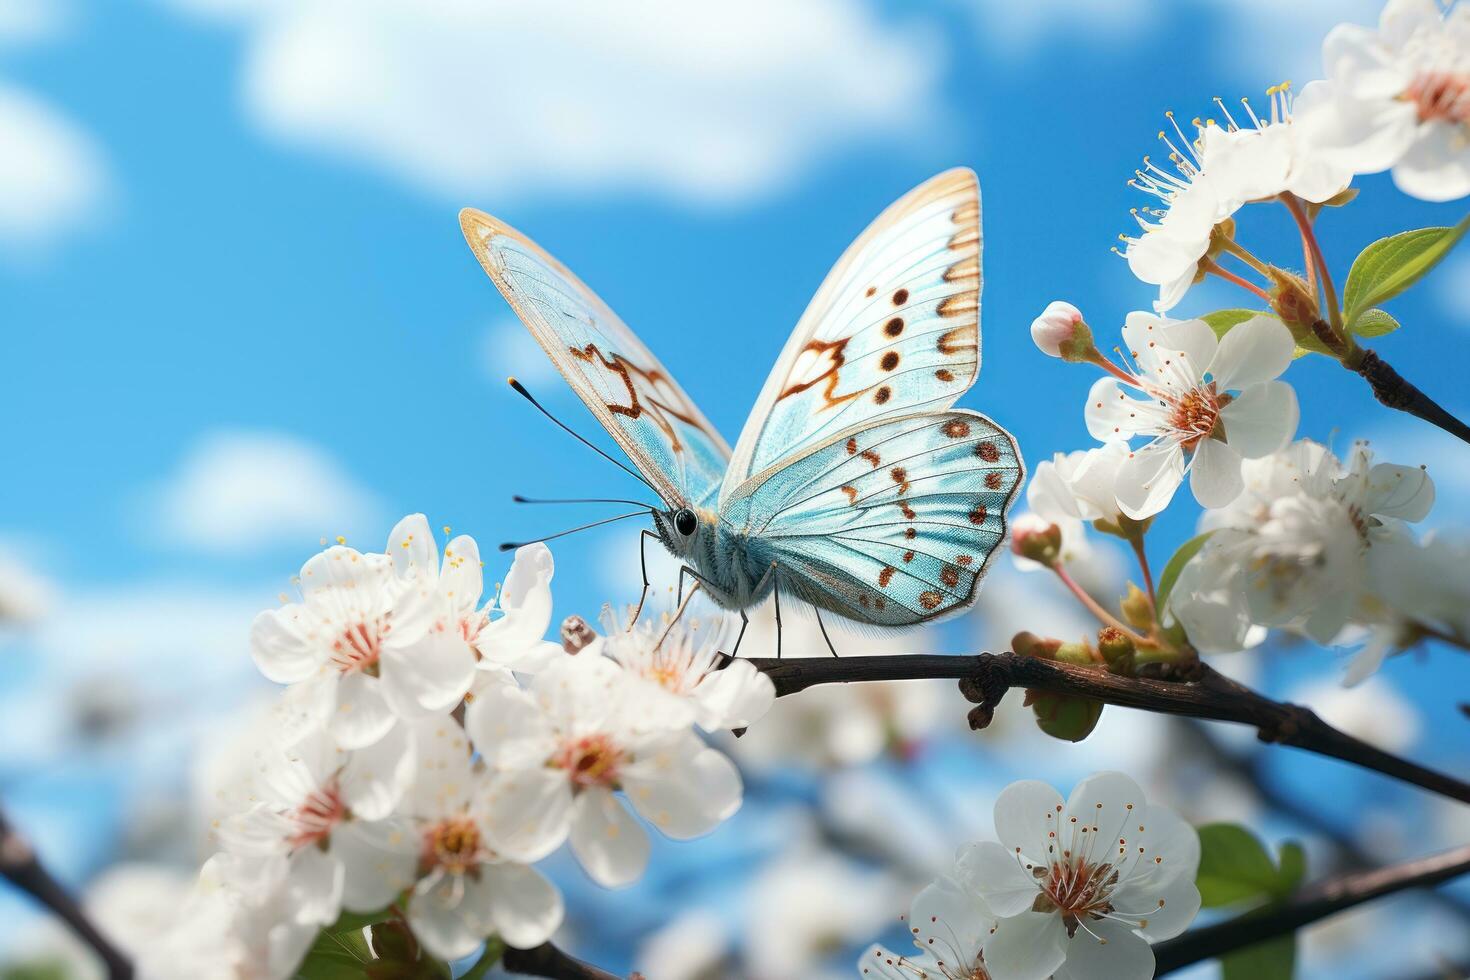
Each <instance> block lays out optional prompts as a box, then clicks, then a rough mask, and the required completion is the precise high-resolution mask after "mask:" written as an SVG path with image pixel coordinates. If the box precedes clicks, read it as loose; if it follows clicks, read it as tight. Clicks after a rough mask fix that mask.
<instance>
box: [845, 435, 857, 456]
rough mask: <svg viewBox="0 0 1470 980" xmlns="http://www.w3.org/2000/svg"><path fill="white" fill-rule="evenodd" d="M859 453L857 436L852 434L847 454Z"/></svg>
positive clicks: (848, 441) (848, 442)
mask: <svg viewBox="0 0 1470 980" xmlns="http://www.w3.org/2000/svg"><path fill="white" fill-rule="evenodd" d="M856 454H857V436H850V437H849V438H848V440H847V455H849V456H853V455H856Z"/></svg>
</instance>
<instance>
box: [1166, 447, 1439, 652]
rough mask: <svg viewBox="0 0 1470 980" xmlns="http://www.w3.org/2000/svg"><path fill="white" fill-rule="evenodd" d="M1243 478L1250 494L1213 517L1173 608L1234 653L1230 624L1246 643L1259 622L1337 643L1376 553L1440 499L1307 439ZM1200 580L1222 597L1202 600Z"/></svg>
mask: <svg viewBox="0 0 1470 980" xmlns="http://www.w3.org/2000/svg"><path fill="white" fill-rule="evenodd" d="M1245 475H1246V486H1247V489H1246V492H1245V493H1244V494H1242V495H1241V496H1240V497H1239V498H1238V499H1237V500H1236V501H1234V502H1233V503H1232V504H1231V506H1229V507H1226V508H1223V509H1222V510H1220V511H1218V512H1216V513H1214V514H1211V515H1209V516H1208V517H1207V519H1206V521H1205V525H1206V526H1207V527H1208V528H1210V529H1212V530H1213V531H1214V533H1213V534H1212V536H1211V538H1210V540H1209V541H1208V542H1207V543H1206V544H1205V546H1204V548H1203V549H1202V550H1201V553H1200V554H1199V555H1198V556H1196V557H1195V559H1193V560H1192V561H1191V563H1190V566H1187V567H1186V569H1185V571H1186V572H1191V571H1192V574H1191V575H1189V576H1184V575H1181V577H1180V580H1179V583H1178V584H1177V585H1176V586H1175V590H1174V592H1173V594H1172V597H1171V600H1170V607H1171V609H1172V611H1173V612H1174V614H1175V615H1176V616H1177V617H1178V618H1179V620H1180V622H1182V623H1183V624H1184V626H1185V630H1186V632H1188V633H1189V635H1190V637H1191V639H1195V634H1196V630H1197V629H1198V631H1199V632H1200V634H1201V641H1202V642H1204V645H1205V648H1206V649H1221V648H1228V647H1229V645H1230V639H1229V631H1230V628H1231V626H1233V628H1234V629H1235V630H1236V631H1237V634H1238V635H1242V636H1243V634H1244V631H1245V630H1246V629H1248V628H1249V627H1250V626H1251V625H1252V624H1254V625H1259V626H1266V627H1287V628H1291V629H1294V630H1298V631H1300V632H1302V633H1305V634H1306V635H1307V636H1309V637H1311V638H1312V639H1314V640H1316V641H1317V642H1318V643H1330V642H1332V640H1333V639H1334V638H1336V637H1337V636H1338V634H1339V633H1340V632H1341V631H1342V629H1343V627H1344V626H1346V625H1347V624H1348V622H1349V620H1350V618H1352V617H1353V616H1354V615H1355V613H1356V612H1357V611H1358V610H1359V608H1360V607H1361V605H1362V603H1363V601H1364V597H1365V594H1367V593H1369V592H1370V591H1371V590H1370V588H1369V586H1370V582H1369V575H1368V554H1369V551H1370V549H1374V548H1378V547H1380V546H1382V545H1383V544H1384V543H1385V542H1386V541H1387V540H1389V539H1391V538H1394V537H1397V536H1400V535H1402V534H1404V533H1405V532H1404V531H1403V529H1402V524H1401V523H1400V522H1402V521H1418V520H1421V519H1423V518H1424V516H1425V515H1426V514H1428V512H1429V508H1430V506H1431V504H1432V503H1433V500H1434V484H1433V481H1431V480H1430V479H1429V476H1428V474H1427V473H1425V472H1424V471H1423V470H1422V469H1420V468H1418V467H1409V466H1396V465H1392V464H1389V463H1379V464H1376V465H1374V464H1373V463H1372V455H1371V453H1369V451H1368V450H1367V448H1366V447H1365V446H1362V445H1359V446H1357V447H1356V448H1355V449H1354V452H1353V456H1352V458H1351V459H1350V461H1349V464H1348V465H1347V466H1346V467H1344V466H1343V465H1342V464H1341V463H1339V462H1338V460H1337V458H1336V457H1335V456H1333V455H1332V454H1331V453H1329V452H1328V451H1327V450H1326V449H1325V448H1323V447H1322V446H1320V445H1318V444H1317V443H1314V442H1311V441H1309V440H1302V441H1300V442H1298V443H1296V444H1294V445H1292V446H1291V447H1289V448H1288V449H1286V450H1285V451H1283V452H1281V453H1277V454H1274V455H1273V456H1270V457H1267V458H1265V459H1261V460H1254V461H1250V462H1248V463H1247V464H1246V466H1245ZM1196 582H1202V583H1214V585H1215V586H1217V587H1218V590H1219V592H1218V593H1216V594H1211V595H1208V596H1201V595H1200V594H1198V593H1197V592H1196V591H1195V588H1196V585H1195V583H1196ZM1211 619H1213V620H1214V622H1215V624H1216V625H1215V626H1214V627H1211V626H1210V625H1208V623H1209V621H1210V620H1211ZM1222 624H1224V625H1222ZM1207 635H1208V638H1206V637H1207ZM1237 649H1238V647H1237Z"/></svg>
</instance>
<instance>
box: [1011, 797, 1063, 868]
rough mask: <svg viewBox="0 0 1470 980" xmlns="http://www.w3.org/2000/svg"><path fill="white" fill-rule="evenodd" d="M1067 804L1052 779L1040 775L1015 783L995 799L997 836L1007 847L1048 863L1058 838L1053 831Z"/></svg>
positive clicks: (1036, 860) (1032, 858) (1035, 860)
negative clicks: (1038, 778) (1042, 777)
mask: <svg viewBox="0 0 1470 980" xmlns="http://www.w3.org/2000/svg"><path fill="white" fill-rule="evenodd" d="M1063 805H1064V804H1063V802H1062V794H1060V793H1058V792H1057V791H1056V790H1055V789H1053V788H1052V786H1051V785H1050V784H1048V783H1043V782H1041V781H1040V780H1037V779H1023V780H1021V781H1020V782H1015V783H1011V785H1009V786H1007V787H1006V788H1005V789H1003V790H1001V793H1000V795H999V796H998V797H996V799H995V836H996V837H997V838H998V839H999V840H1000V843H1001V844H1002V845H1003V846H1004V847H1005V848H1006V849H1007V850H1009V851H1016V852H1019V853H1020V854H1022V855H1024V856H1025V857H1026V858H1028V859H1029V860H1031V861H1032V862H1033V863H1036V864H1041V863H1044V862H1045V861H1046V860H1047V859H1048V858H1049V857H1050V856H1051V848H1052V844H1054V843H1055V842H1056V838H1055V837H1054V836H1052V835H1053V833H1054V832H1055V831H1056V829H1057V821H1058V820H1059V819H1061V814H1062V807H1063Z"/></svg>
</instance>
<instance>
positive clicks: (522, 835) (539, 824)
mask: <svg viewBox="0 0 1470 980" xmlns="http://www.w3.org/2000/svg"><path fill="white" fill-rule="evenodd" d="M485 813H486V823H487V824H488V826H489V827H490V832H491V837H492V839H493V843H494V847H495V850H496V851H498V852H499V853H501V854H504V855H506V856H507V857H510V858H513V859H515V860H517V861H528V862H529V861H539V860H541V859H542V858H544V857H545V856H546V855H548V854H550V853H551V852H552V851H554V850H556V849H557V848H558V847H560V846H561V843H562V841H564V840H566V839H567V833H568V831H570V829H571V822H572V790H571V784H570V782H569V781H568V779H567V774H566V773H565V772H563V771H562V770H560V769H522V770H518V771H516V772H508V773H503V774H501V775H499V776H496V777H495V778H494V779H492V780H491V782H490V792H489V793H487V794H486V796H485Z"/></svg>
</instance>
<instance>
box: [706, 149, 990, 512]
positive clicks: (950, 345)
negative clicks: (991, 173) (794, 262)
mask: <svg viewBox="0 0 1470 980" xmlns="http://www.w3.org/2000/svg"><path fill="white" fill-rule="evenodd" d="M979 310H980V198H979V188H978V185H977V183H976V181H975V175H974V174H973V173H972V172H970V171H969V170H964V169H959V170H951V171H948V172H946V173H943V174H940V175H939V176H937V177H935V178H933V179H931V180H929V181H927V182H925V183H924V184H922V185H920V186H919V187H917V188H915V189H914V190H913V191H910V192H909V193H908V194H907V195H905V196H904V197H902V198H900V199H899V200H898V201H897V202H896V203H894V204H893V205H892V206H891V207H889V208H888V209H887V210H886V211H884V212H883V213H882V214H881V215H879V217H878V219H877V220H876V221H874V222H873V224H872V225H870V226H869V227H868V229H867V230H866V231H865V232H863V234H862V235H861V236H860V237H859V238H858V239H857V241H855V242H854V243H853V244H852V246H851V247H849V248H848V250H847V251H846V252H845V253H844V254H843V256H842V258H841V259H840V260H838V262H837V265H836V266H834V267H833V269H832V271H831V272H830V273H828V275H827V278H826V280H825V281H824V282H823V283H822V286H821V288H820V289H818V291H817V294H816V296H815V297H814V298H813V300H812V302H811V305H810V306H809V307H808V308H807V311H806V313H805V314H804V315H803V316H802V319H801V322H800V323H799V324H798V325H797V328H796V331H795V332H794V333H793V334H792V337H791V340H790V341H789V342H788V343H787V345H786V348H785V350H784V351H783V352H782V354H781V358H780V360H778V361H777V364H776V368H775V369H774V370H773V371H772V372H771V376H770V378H769V379H767V381H766V385H765V387H764V388H763V389H762V391H761V396H760V399H759V400H758V402H757V404H756V407H755V410H754V411H753V412H752V414H751V417H750V421H749V422H747V423H746V426H745V429H744V431H743V432H742V433H741V436H740V441H739V443H738V444H737V445H736V449H735V455H734V459H733V461H732V463H731V466H730V469H729V473H728V474H727V475H726V477H725V482H724V486H723V487H722V489H721V494H720V498H721V501H722V502H723V501H726V500H730V499H733V498H734V497H735V496H736V495H737V489H738V488H739V486H740V484H741V483H742V482H743V481H745V480H746V479H749V478H752V477H753V476H755V475H758V474H760V473H761V472H762V471H763V470H765V469H767V468H769V467H773V466H777V465H779V464H780V463H781V461H782V460H785V459H792V458H795V457H797V456H800V455H801V454H802V453H803V452H805V451H807V450H809V449H811V448H813V447H815V446H819V445H821V444H823V443H824V442H827V441H828V440H830V439H831V438H832V437H833V436H834V435H835V434H836V433H839V432H842V431H845V430H847V429H850V428H854V427H857V426H861V425H864V424H866V423H869V422H872V421H874V420H877V419H882V418H890V417H894V416H899V415H908V414H912V413H913V412H915V411H916V410H922V409H928V410H931V411H937V410H941V409H944V408H948V407H949V406H950V405H952V404H953V403H954V401H955V399H956V398H958V397H959V396H960V395H961V394H962V393H963V392H964V391H965V390H966V389H968V388H969V387H970V385H971V384H972V383H973V382H974V380H975V376H976V373H977V372H978V371H979V367H980V334H979Z"/></svg>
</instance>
